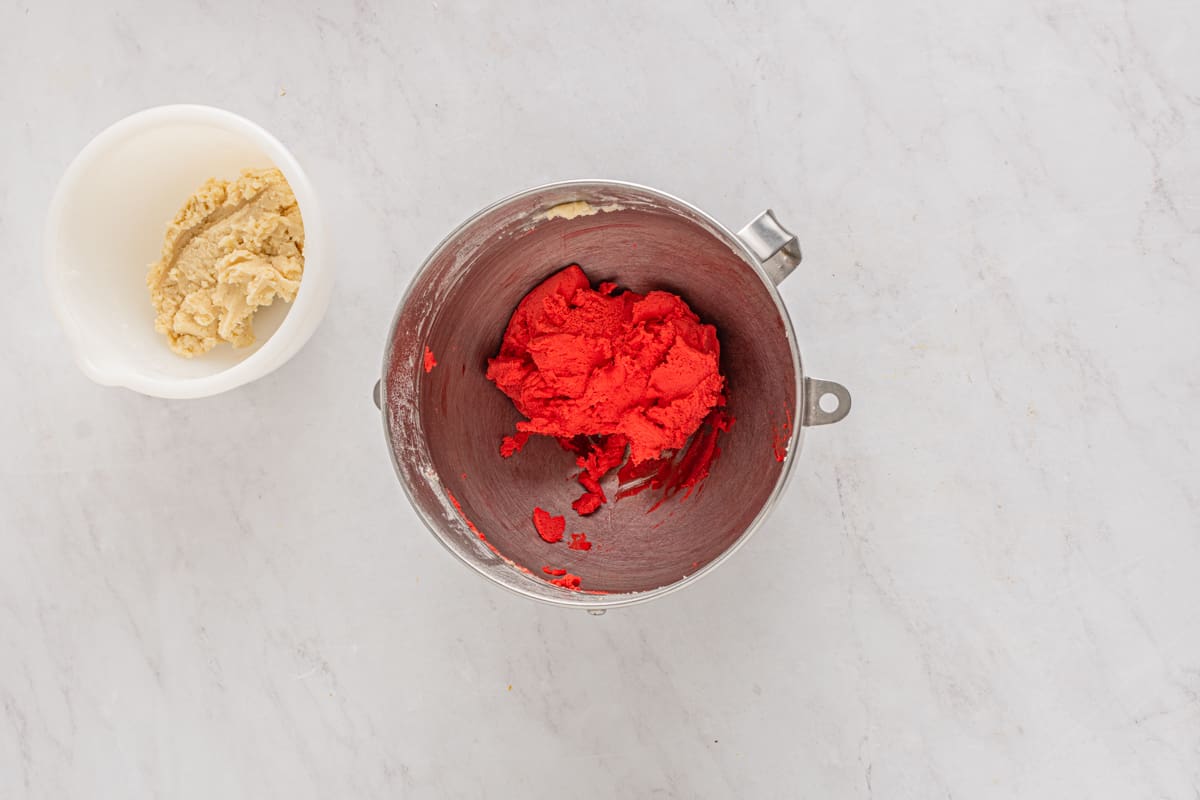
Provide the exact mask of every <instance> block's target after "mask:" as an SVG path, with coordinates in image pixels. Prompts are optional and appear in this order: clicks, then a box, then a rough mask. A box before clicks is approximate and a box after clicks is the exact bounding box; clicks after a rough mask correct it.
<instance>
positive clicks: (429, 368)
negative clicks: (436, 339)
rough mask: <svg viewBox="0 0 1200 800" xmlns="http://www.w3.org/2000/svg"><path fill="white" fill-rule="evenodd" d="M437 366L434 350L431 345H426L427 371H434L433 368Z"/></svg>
mask: <svg viewBox="0 0 1200 800" xmlns="http://www.w3.org/2000/svg"><path fill="white" fill-rule="evenodd" d="M436 366H437V359H436V358H434V357H433V351H432V350H430V349H429V345H425V371H426V372H433V368H434V367H436Z"/></svg>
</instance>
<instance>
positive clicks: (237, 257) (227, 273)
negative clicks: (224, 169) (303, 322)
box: [146, 169, 304, 358]
mask: <svg viewBox="0 0 1200 800" xmlns="http://www.w3.org/2000/svg"><path fill="white" fill-rule="evenodd" d="M303 274H304V222H303V221H302V220H301V219H300V209H299V207H298V206H297V205H296V196H295V195H294V194H292V187H290V186H289V185H288V182H287V179H286V178H284V177H283V173H282V172H280V171H279V170H278V169H261V170H250V169H247V170H243V171H242V174H241V176H240V177H239V178H238V179H237V180H234V181H225V180H219V179H217V178H210V179H209V180H208V182H207V183H205V184H204V185H203V186H201V187H200V189H199V190H197V191H196V193H195V194H193V195H192V196H191V197H189V198H188V200H187V202H186V203H184V206H183V208H181V209H180V210H179V213H178V214H176V215H175V219H173V220H172V221H171V224H170V225H169V226H168V227H167V236H166V240H165V241H164V242H163V248H162V256H161V257H160V258H159V260H158V261H157V262H156V263H154V264H152V265H151V266H150V274H149V275H147V276H146V284H147V285H148V286H149V287H150V297H151V300H152V301H153V302H154V308H155V309H157V311H158V316H157V318H156V319H155V320H154V328H155V330H157V331H158V332H159V333H165V334H166V335H167V340H168V343H169V344H170V346H171V349H172V350H173V351H175V352H176V353H178V354H179V355H181V356H186V357H188V358H191V357H193V356H197V355H200V354H201V353H207V352H208V351H209V350H211V349H213V348H214V347H216V346H217V344H218V343H219V342H229V343H231V344H232V345H233V346H234V347H249V346H250V345H252V344H254V328H253V326H252V324H251V322H252V318H253V316H254V312H255V311H257V310H258V309H259V308H261V307H262V306H269V305H271V303H272V302H274V300H275V298H276V297H280V298H282V299H283V301H284V302H287V303H290V302H292V300H294V299H295V298H296V292H297V290H299V288H300V278H301V277H302V276H303Z"/></svg>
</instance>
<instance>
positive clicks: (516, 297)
mask: <svg viewBox="0 0 1200 800" xmlns="http://www.w3.org/2000/svg"><path fill="white" fill-rule="evenodd" d="M799 261H800V250H799V247H798V246H797V245H796V240H795V237H793V236H792V235H791V234H790V233H788V231H786V230H785V229H784V228H783V227H782V226H780V225H779V223H778V222H777V221H776V220H775V217H774V215H773V214H772V213H771V212H770V211H765V212H763V213H762V214H760V215H759V216H758V218H756V219H755V220H754V221H753V222H751V223H750V224H749V225H747V226H746V227H745V228H743V229H742V231H741V232H739V233H738V234H736V235H735V234H734V233H732V232H731V231H729V230H728V229H726V228H725V227H723V226H722V225H721V224H720V223H718V222H716V221H715V220H714V219H712V218H711V217H709V216H708V215H707V214H705V213H704V212H702V211H700V210H699V209H697V208H695V207H693V206H691V205H689V204H687V203H685V202H683V201H682V200H679V199H677V198H675V197H672V196H670V195H667V194H664V193H662V192H659V191H656V190H654V189H649V188H647V187H644V186H637V185H634V184H629V183H619V182H614V181H569V182H565V183H555V184H550V185H547V186H541V187H538V188H536V189H530V190H528V191H525V192H521V193H520V194H516V195H513V196H512V197H509V198H507V199H505V200H501V201H500V202H498V203H496V204H494V205H492V206H491V207H489V208H486V209H484V210H483V211H481V212H479V213H478V214H476V215H474V216H473V217H471V218H470V219H468V220H467V221H466V222H465V223H463V224H462V225H461V226H460V227H459V228H458V229H457V230H455V231H454V232H453V233H451V234H450V236H448V237H447V238H446V239H445V241H443V242H442V243H441V244H440V245H438V247H437V249H436V250H434V252H433V254H432V255H430V257H429V259H428V260H427V261H426V262H425V264H424V266H422V268H421V270H420V272H419V273H418V274H417V276H416V278H415V279H414V280H413V283H412V285H411V286H410V287H409V290H408V293H407V295H406V296H405V298H404V300H403V301H402V302H401V304H400V308H399V309H398V311H397V312H396V316H395V319H394V320H393V322H392V328H391V332H390V334H389V336H388V344H387V348H386V350H385V352H384V357H383V378H382V380H381V381H380V383H379V384H377V385H376V398H375V399H376V403H377V404H378V405H379V406H380V407H381V412H382V415H383V425H384V432H385V435H386V438H387V443H388V447H389V448H390V450H391V456H392V463H393V464H394V465H395V468H396V473H397V475H399V477H400V482H401V484H402V485H403V486H404V489H405V491H406V492H407V494H408V497H409V500H410V501H411V502H412V505H413V507H414V508H415V509H416V510H417V513H419V514H420V516H421V518H422V520H424V522H425V524H426V525H427V526H428V527H429V529H430V530H431V531H432V532H433V534H434V535H435V536H436V537H437V538H438V540H439V541H441V543H442V544H444V545H445V546H446V547H447V549H449V550H450V552H451V553H453V554H454V555H456V556H457V557H458V558H459V559H461V560H462V561H463V562H464V563H465V564H467V565H468V566H470V567H471V568H472V569H474V570H475V571H476V572H478V573H480V574H481V575H483V576H485V577H487V578H490V579H491V580H493V581H495V582H496V583H499V584H500V585H502V586H505V587H508V588H509V589H512V590H513V591H516V592H518V593H520V594H523V595H525V596H527V597H532V598H535V599H538V600H543V601H546V602H549V603H554V604H557V605H563V606H574V607H581V608H587V609H590V610H593V611H600V610H602V609H605V608H608V607H612V606H619V605H627V604H630V603H636V602H642V601H645V600H650V599H652V598H655V597H659V596H662V595H664V594H666V593H668V592H671V591H674V590H675V589H679V588H681V587H683V586H685V585H687V584H689V583H692V582H693V581H695V580H696V579H697V578H699V577H700V576H701V575H704V574H706V573H708V572H710V571H712V570H713V569H715V568H716V567H717V565H718V564H720V563H721V562H722V561H724V560H725V559H726V558H728V557H729V556H730V555H731V554H732V553H733V552H734V551H735V550H736V549H737V548H738V547H739V546H740V545H742V544H743V543H744V542H745V541H746V540H747V539H748V538H749V537H750V534H751V533H753V532H754V530H755V528H757V527H758V525H759V524H760V523H761V522H762V520H763V518H764V517H765V516H766V514H767V513H768V511H769V510H770V509H771V507H772V505H773V504H774V503H775V501H776V499H777V498H778V497H779V495H780V493H781V492H782V491H783V489H784V485H785V483H786V480H787V477H788V474H789V473H790V471H791V467H792V464H793V463H794V462H795V459H796V457H797V456H798V455H799V450H800V442H801V432H802V431H803V429H804V428H805V427H806V426H811V425H824V424H827V423H831V422H837V421H838V420H840V419H841V418H842V417H844V416H845V415H846V413H847V412H848V411H849V410H850V395H849V393H847V391H846V390H845V389H844V388H843V387H842V386H840V385H839V384H836V383H831V382H828V381H818V380H814V379H812V378H805V377H804V374H803V372H802V370H801V365H800V351H799V349H798V348H797V346H796V340H795V335H794V332H793V330H792V324H791V321H790V320H789V319H788V314H787V311H786V309H785V308H784V305H783V302H782V300H781V299H780V297H779V294H778V292H777V291H776V290H775V284H776V283H778V282H779V281H782V280H783V279H784V278H786V277H787V275H788V274H789V273H790V272H791V271H792V270H793V269H794V268H795V267H796V265H797V264H798V263H799ZM571 263H578V264H579V265H581V266H582V267H583V269H584V271H585V272H586V273H587V275H588V277H589V278H590V279H591V280H592V281H593V283H596V282H599V281H614V282H616V283H617V284H618V285H619V286H621V287H623V288H626V289H632V290H634V291H637V292H646V291H649V290H652V289H665V290H668V291H671V292H676V293H678V294H680V295H681V296H682V297H683V298H684V299H685V300H686V301H687V303H688V304H689V305H690V306H691V307H692V309H693V310H694V311H695V312H696V313H697V314H699V316H700V318H701V319H702V320H703V321H704V322H708V323H711V324H713V325H715V326H716V328H717V332H718V337H719V340H720V343H721V367H722V371H723V372H724V374H725V376H726V378H727V379H728V395H729V411H730V413H731V414H732V415H733V416H734V417H735V418H736V420H737V421H736V423H735V424H734V426H733V430H732V431H730V432H729V433H726V434H724V435H723V436H722V437H721V441H720V447H721V450H722V453H721V455H720V458H719V459H717V461H716V462H715V463H714V464H713V467H712V472H711V474H710V475H709V476H708V478H707V480H706V481H705V483H704V486H703V489H702V490H701V491H699V492H698V493H694V494H692V496H690V497H688V498H686V499H683V498H682V496H676V497H673V498H671V499H668V500H667V501H666V502H665V503H663V504H662V505H661V506H660V507H659V508H657V509H656V510H651V507H652V506H653V505H654V504H655V503H656V502H657V501H658V499H659V498H658V497H657V496H656V493H655V492H653V491H647V492H643V493H642V494H639V495H636V496H633V497H628V498H625V499H622V500H620V501H617V502H613V501H612V500H611V498H612V496H613V494H614V492H612V491H608V495H609V497H610V501H609V502H608V503H606V504H605V505H604V506H602V507H601V509H600V510H599V511H597V512H596V513H595V514H593V515H591V516H588V517H578V516H577V515H575V514H574V512H572V511H570V502H571V501H572V500H573V499H574V498H575V497H576V496H578V495H579V493H580V487H579V485H578V484H577V483H576V482H575V481H574V480H573V476H574V475H575V473H576V472H577V469H576V468H575V466H574V457H573V456H572V455H571V454H570V453H567V452H566V451H564V450H563V449H562V448H560V447H559V446H558V444H556V443H555V442H554V441H553V440H551V439H548V438H545V437H534V438H533V439H531V440H530V441H529V444H528V445H526V447H525V449H524V450H523V451H522V452H521V453H519V454H518V455H516V456H514V457H512V458H509V459H504V458H502V457H501V456H500V454H499V445H500V440H501V437H503V436H504V435H505V434H509V433H512V432H513V431H514V430H515V423H516V422H517V421H518V420H519V419H521V416H520V414H519V413H518V412H517V411H516V409H515V408H514V407H513V404H512V402H511V401H510V400H509V399H508V398H507V397H506V396H505V395H503V394H502V393H501V392H500V391H499V390H497V389H496V388H495V387H494V386H493V385H492V384H491V383H489V382H488V381H487V379H486V378H485V377H484V371H485V369H486V365H487V360H488V358H490V357H492V356H494V355H495V354H496V353H497V351H498V350H499V346H500V339H501V336H502V335H503V332H504V329H505V326H506V325H507V323H508V319H509V316H510V315H511V314H512V311H513V309H514V308H515V307H516V305H517V303H518V302H519V301H520V300H521V298H522V297H524V296H525V294H526V293H527V292H528V291H529V290H530V289H532V288H533V287H534V286H536V285H537V284H538V283H540V282H541V281H542V280H544V279H545V278H546V277H547V276H548V275H550V274H551V273H553V272H555V271H557V270H559V269H561V268H562V267H565V266H566V265H568V264H571ZM426 347H428V348H429V349H430V350H431V351H432V352H433V354H434V357H435V358H436V360H437V366H436V367H435V368H434V369H432V370H431V371H429V372H426V371H425V369H424V358H423V357H424V353H425V348H426ZM825 395H833V397H834V398H836V401H837V405H836V407H835V408H834V409H833V410H831V411H825V410H822V408H821V405H820V399H821V398H822V397H823V396H825ZM783 450H785V451H786V457H783V458H782V460H779V459H777V457H776V454H777V452H778V453H779V454H780V455H781V456H782V451H783ZM608 488H611V487H606V489H608ZM535 506H541V507H543V508H547V509H552V510H555V512H556V513H562V511H563V510H564V509H565V510H566V516H567V531H568V532H572V531H583V532H586V533H587V535H588V538H589V539H590V540H591V541H592V542H594V547H593V549H592V550H590V551H586V552H584V551H576V550H569V549H567V547H566V546H565V545H564V544H563V543H559V544H554V545H551V544H547V543H546V542H544V541H542V539H540V538H539V537H538V535H537V533H536V532H535V530H534V528H533V524H532V522H531V514H532V511H533V509H534V507H535ZM544 565H545V566H551V567H556V568H563V569H567V570H569V571H570V572H571V573H573V574H576V575H579V576H580V577H581V578H582V588H583V589H584V591H582V592H576V591H571V590H568V589H565V588H561V587H559V586H554V585H551V584H550V583H549V582H548V578H547V576H546V575H544V574H543V573H542V567H543V566H544Z"/></svg>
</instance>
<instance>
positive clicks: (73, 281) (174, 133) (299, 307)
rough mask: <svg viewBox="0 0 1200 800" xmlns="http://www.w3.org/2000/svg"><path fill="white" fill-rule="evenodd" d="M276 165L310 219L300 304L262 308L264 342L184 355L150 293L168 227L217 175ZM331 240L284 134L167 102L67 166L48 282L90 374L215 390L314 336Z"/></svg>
mask: <svg viewBox="0 0 1200 800" xmlns="http://www.w3.org/2000/svg"><path fill="white" fill-rule="evenodd" d="M270 166H276V167H278V168H279V169H280V171H282V172H283V174H284V177H286V178H287V180H288V183H290V184H291V187H292V191H293V192H295V194H296V201H297V203H298V204H299V206H300V214H301V216H302V217H303V219H304V277H303V279H302V280H301V282H300V290H299V292H298V293H297V295H296V299H295V301H293V302H292V303H291V304H290V305H289V304H287V303H283V302H281V301H279V300H276V302H275V303H273V304H272V305H271V306H269V307H268V308H264V309H262V310H261V311H259V312H258V313H257V314H255V316H254V333H255V337H256V341H255V344H254V345H253V346H252V347H247V348H242V349H234V348H232V347H231V346H230V345H228V344H224V343H222V344H221V345H219V346H218V347H216V348H214V349H213V350H211V351H209V352H208V353H205V354H204V355H202V356H198V357H196V358H191V359H188V358H182V357H180V356H178V355H176V354H175V353H173V352H171V350H170V348H169V347H168V346H167V339H166V337H165V336H164V335H163V334H161V333H158V332H157V331H155V330H154V315H155V312H154V307H153V305H152V304H151V302H150V292H149V290H148V289H147V288H146V272H147V271H148V269H149V267H150V264H151V263H153V262H154V261H157V260H158V257H159V252H160V250H161V248H162V243H163V236H164V234H165V233H166V229H167V224H168V223H169V222H170V221H171V219H172V218H173V217H174V216H175V214H176V213H177V212H178V211H179V209H180V207H181V206H182V205H183V202H184V201H185V200H186V199H187V198H188V196H189V195H190V194H191V193H192V192H194V191H195V190H196V189H198V188H199V187H200V186H201V185H202V184H203V183H204V181H206V180H207V179H209V178H213V177H216V178H226V179H232V178H235V177H237V175H238V173H239V172H240V171H241V170H242V169H245V168H248V167H249V168H265V167H270ZM324 247H325V237H324V230H323V228H322V224H321V215H320V209H319V208H318V207H317V200H316V196H315V193H314V191H313V187H312V184H311V183H310V182H309V180H308V177H307V176H306V175H305V174H304V170H302V169H301V168H300V165H299V164H298V163H297V162H296V159H295V158H293V157H292V154H291V153H289V152H288V150H287V148H285V147H284V146H283V145H282V144H280V143H279V141H278V140H277V139H276V138H275V137H273V136H271V134H269V133H267V132H266V131H265V130H263V129H262V128H260V127H259V126H258V125H255V124H254V123H253V122H250V121H249V120H247V119H244V118H242V117H239V116H238V115H236V114H232V113H230V112H228V111H223V110H221V109H218V108H211V107H208V106H195V105H172V106H160V107H158V108H151V109H147V110H146V111H141V112H139V113H137V114H134V115H132V116H129V117H126V118H125V119H123V120H121V121H119V122H117V123H116V124H114V125H112V126H111V127H109V128H108V129H106V130H105V131H103V132H102V133H100V134H99V135H98V136H96V138H94V139H92V141H91V142H89V143H88V145H87V146H86V147H84V148H83V150H82V151H81V152H80V153H79V155H78V156H76V157H75V160H74V161H72V162H71V165H70V166H69V167H67V171H66V173H65V174H64V175H63V177H62V180H61V181H60V182H59V184H58V190H57V191H56V192H55V194H54V199H53V200H52V201H51V203H50V211H49V215H48V217H47V220H46V280H47V283H48V285H49V288H50V294H51V298H52V300H53V303H54V311H55V313H56V314H57V316H58V319H59V321H60V322H61V323H62V326H63V328H64V330H65V331H66V334H67V338H68V339H70V342H71V346H72V348H73V349H74V352H75V358H76V361H77V362H78V363H79V367H80V368H81V369H82V370H83V371H84V373H85V374H86V375H87V376H88V377H89V378H91V379H92V380H94V381H96V382H97V383H100V384H104V385H106V386H125V387H128V388H130V389H133V390H134V391H137V392H141V393H143V394H148V395H153V396H155V397H172V398H183V397H206V396H208V395H213V394H217V393H218V392H224V391H227V390H229V389H233V388H235V387H237V386H241V385H242V384H244V383H248V382H250V381H252V380H255V379H256V378H261V377H262V376H263V375H266V374H267V373H269V372H271V371H272V370H274V369H276V368H278V367H279V366H281V365H282V364H284V362H286V361H287V360H288V359H289V358H291V357H292V356H293V355H295V354H296V352H297V351H299V349H300V348H301V347H302V346H303V345H304V343H305V342H307V341H308V338H309V337H310V336H312V334H313V331H315V330H316V328H317V325H318V324H319V323H320V321H321V318H322V317H323V316H324V314H325V309H326V308H327V306H328V305H329V295H330V292H331V290H332V288H333V274H332V271H331V268H330V265H329V264H327V263H326V260H325V258H324Z"/></svg>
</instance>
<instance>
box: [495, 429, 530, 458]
mask: <svg viewBox="0 0 1200 800" xmlns="http://www.w3.org/2000/svg"><path fill="white" fill-rule="evenodd" d="M530 435H531V434H528V433H517V434H514V435H512V436H505V437H504V438H503V439H501V440H500V455H502V456H504V457H505V458H510V457H511V456H512V455H513V453H519V452H521V448H522V447H524V446H525V443H526V442H528V441H529V437H530Z"/></svg>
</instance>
